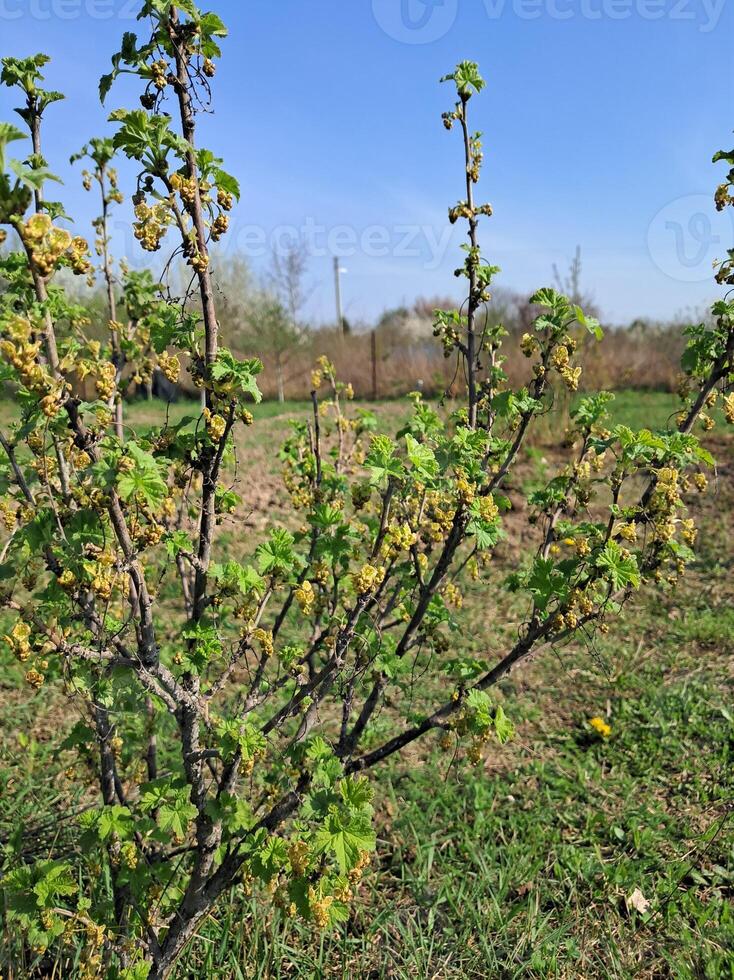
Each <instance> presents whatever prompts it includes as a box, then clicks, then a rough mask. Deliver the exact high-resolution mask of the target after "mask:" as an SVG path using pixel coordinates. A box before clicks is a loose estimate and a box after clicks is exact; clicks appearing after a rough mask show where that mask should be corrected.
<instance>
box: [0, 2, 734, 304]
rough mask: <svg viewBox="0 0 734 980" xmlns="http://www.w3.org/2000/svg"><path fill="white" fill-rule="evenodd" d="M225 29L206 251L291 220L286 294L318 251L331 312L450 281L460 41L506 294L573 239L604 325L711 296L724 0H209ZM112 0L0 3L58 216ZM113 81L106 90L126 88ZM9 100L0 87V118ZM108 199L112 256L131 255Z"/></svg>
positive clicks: (207, 129)
mask: <svg viewBox="0 0 734 980" xmlns="http://www.w3.org/2000/svg"><path fill="white" fill-rule="evenodd" d="M209 5H210V6H211V7H212V8H213V9H216V10H217V12H219V13H220V15H221V16H222V17H223V18H224V20H225V21H226V22H227V24H228V26H229V28H230V32H231V36H230V38H229V39H228V40H227V42H226V43H225V57H224V60H223V61H222V63H221V66H220V69H219V72H218V75H217V78H216V80H215V90H214V92H215V106H214V109H215V111H214V113H213V114H212V115H210V116H206V117H202V118H201V126H200V129H201V141H202V143H203V144H205V145H207V146H209V147H211V148H212V149H214V150H215V151H216V152H217V153H218V154H219V155H221V156H223V157H224V158H225V162H226V165H227V167H228V169H230V170H231V171H232V172H234V173H235V174H236V176H237V177H238V178H239V179H240V181H241V184H242V189H243V197H242V202H241V205H240V206H239V208H238V209H237V212H236V214H235V215H234V218H233V231H232V233H231V235H230V236H229V240H228V242H227V247H228V248H231V249H236V248H239V249H241V250H243V251H245V252H246V254H248V255H249V257H250V259H251V261H252V264H253V266H254V267H255V268H256V269H260V268H263V267H264V265H265V264H266V262H267V253H268V250H269V248H270V247H271V245H272V244H273V243H274V242H275V241H277V240H280V241H287V239H288V238H289V236H290V235H292V234H293V233H294V231H296V230H297V231H298V232H299V233H300V234H301V235H302V236H303V237H304V238H305V239H306V241H307V244H309V245H310V247H311V250H312V252H313V255H312V258H311V260H310V264H309V280H310V283H311V284H312V286H313V293H312V296H311V300H310V309H309V312H310V313H311V315H312V316H313V317H315V318H317V319H323V320H326V319H328V318H329V317H331V316H333V313H332V310H333V287H332V280H331V260H330V253H331V252H332V251H338V252H339V253H340V254H341V255H342V265H343V266H344V267H345V268H346V269H347V273H346V275H345V276H344V281H343V292H344V303H345V312H346V314H347V316H348V317H349V318H350V319H352V320H357V321H358V320H369V319H371V318H374V317H375V316H376V315H378V314H379V312H380V311H381V310H382V309H384V308H385V307H390V306H395V305H398V304H401V303H408V302H411V301H412V300H413V299H415V298H416V297H417V296H421V295H423V296H436V295H447V294H448V295H451V294H452V293H454V292H455V291H456V285H455V280H454V278H453V275H452V272H453V269H454V268H455V267H456V265H457V264H459V262H460V254H459V253H457V246H458V243H459V241H460V240H461V239H460V234H459V233H458V232H456V231H454V232H453V234H451V232H450V229H449V226H448V222H447V217H446V212H447V207H448V206H449V205H451V204H454V203H455V202H456V201H457V200H458V199H459V198H460V197H461V196H462V163H461V145H460V139H459V135H458V133H457V132H453V133H447V132H445V131H444V129H443V127H442V125H441V121H440V114H441V112H442V111H443V110H444V109H448V108H451V105H452V99H451V91H450V89H449V87H448V86H439V85H438V79H439V77H440V76H441V75H442V74H444V73H445V72H447V71H449V70H451V68H452V67H453V65H454V64H455V63H456V62H457V61H458V60H460V59H463V58H469V59H472V60H476V61H478V62H479V63H480V66H481V69H482V71H483V74H484V76H485V78H486V79H487V82H488V88H487V90H486V91H485V93H483V94H482V96H481V98H479V99H477V100H475V101H474V102H473V104H472V112H473V125H474V126H475V127H476V128H479V129H482V130H483V131H484V134H485V140H484V142H485V152H486V158H485V159H486V163H485V170H484V177H483V181H482V184H481V185H480V186H481V188H482V189H481V192H480V196H481V197H482V199H485V200H488V201H490V202H491V203H492V204H493V206H494V209H495V216H494V217H493V218H492V219H490V220H488V221H485V222H483V227H482V241H483V245H484V250H485V253H486V255H487V257H488V258H489V259H490V260H491V261H493V262H495V263H496V264H497V265H500V266H501V267H502V270H503V274H502V277H501V280H500V281H501V282H502V284H503V285H505V286H508V287H512V288H515V289H518V290H520V291H523V292H529V291H531V290H532V289H535V288H537V287H538V286H540V285H543V284H546V283H548V282H549V281H550V280H551V278H552V266H553V263H557V264H559V265H560V266H561V267H565V266H567V265H568V262H569V261H570V259H571V257H572V255H573V252H574V249H575V247H576V245H577V244H578V245H580V246H581V248H582V254H583V262H584V275H583V279H584V284H585V286H586V288H587V289H588V290H589V291H590V292H591V293H592V294H593V295H594V297H595V299H596V301H597V303H598V305H599V306H600V307H601V308H602V310H603V312H604V313H605V314H606V316H607V317H608V318H609V319H610V320H611V321H613V322H623V321H625V320H629V319H630V318H633V317H635V316H648V317H665V316H670V315H673V314H675V313H676V312H678V311H680V310H682V309H685V308H692V307H697V306H700V305H701V304H703V303H705V302H706V301H708V300H709V299H711V298H713V297H715V296H716V295H717V289H716V288H715V287H714V286H713V284H712V275H711V262H712V260H713V259H714V258H715V257H717V256H721V255H723V253H724V251H725V248H726V247H727V246H729V245H730V244H731V241H732V236H733V235H734V227H733V226H732V221H731V218H730V217H729V216H728V215H724V216H718V215H717V214H716V212H715V210H714V207H713V203H712V196H713V191H714V188H715V186H716V184H717V183H718V179H717V178H718V177H719V175H720V174H722V173H723V165H719V168H718V169H716V168H714V167H713V166H712V165H711V157H712V155H713V152H714V151H715V150H717V149H719V148H721V147H723V146H725V145H726V146H727V147H728V145H729V144H730V143H731V141H732V139H733V137H732V133H731V131H732V129H733V128H734V114H732V104H733V103H734V99H733V98H732V96H734V59H732V57H731V43H732V38H733V37H734V3H731V0H238V2H235V0H211V2H210V4H209ZM134 8H135V3H134V2H133V0H0V53H2V54H3V55H5V54H9V53H13V54H30V53H33V52H35V51H45V52H47V53H48V54H50V55H51V56H52V58H53V62H52V64H51V65H50V66H49V69H48V74H47V78H48V83H49V84H50V85H51V86H53V87H58V88H60V89H62V90H64V91H65V92H66V93H67V96H68V101H67V102H65V103H63V104H61V105H60V106H57V107H53V108H52V109H50V110H49V113H48V121H47V130H46V140H47V145H48V146H50V147H52V148H53V149H52V151H51V152H50V153H49V156H50V157H51V164H52V166H53V168H54V169H55V170H56V171H57V172H58V173H60V174H62V175H63V177H64V179H65V187H64V189H63V192H62V193H63V197H64V200H65V202H66V203H67V206H68V209H69V210H70V212H72V213H74V214H75V215H76V216H77V226H78V227H79V228H80V229H81V228H82V227H83V226H84V224H85V223H86V221H88V219H89V218H90V217H91V216H92V215H93V213H95V209H94V207H93V203H92V202H91V200H90V199H89V198H88V197H87V196H86V195H85V194H84V192H83V191H82V190H81V187H80V184H79V179H78V175H74V174H73V173H72V171H71V170H70V168H69V166H68V164H67V160H68V157H69V155H70V154H71V153H72V152H74V151H75V150H76V149H78V147H79V145H80V144H81V143H83V142H84V140H85V139H87V138H88V137H89V136H92V135H96V134H100V133H103V132H104V131H105V130H106V128H107V124H106V122H105V119H106V115H107V112H106V111H105V110H103V109H102V108H101V107H100V106H99V103H98V100H97V97H96V79H97V77H98V76H99V75H101V74H102V73H103V72H104V71H106V70H107V67H108V65H109V57H110V55H111V53H112V52H113V51H114V50H116V49H117V45H118V44H119V38H120V36H121V34H122V32H123V31H125V30H136V29H140V28H141V27H142V25H137V26H136V24H135V21H134V18H133V16H132V12H133V11H134ZM135 95H136V91H135V89H134V88H132V87H130V86H127V85H125V84H124V83H123V84H122V85H119V86H118V87H116V88H115V89H113V92H112V94H111V95H110V97H109V99H108V106H107V107H106V108H107V109H112V108H115V107H116V106H118V105H123V104H127V105H132V104H134V101H135ZM12 104H13V102H12V98H11V96H10V95H9V93H8V92H7V90H2V91H0V118H5V119H8V118H10V109H11V106H12ZM127 220H128V219H127V214H126V212H125V211H121V213H120V227H119V228H118V231H117V248H118V251H119V252H121V251H126V252H127V253H129V254H130V255H134V254H135V248H134V245H133V244H132V243H131V241H130V233H129V231H128V230H127V227H129V226H127Z"/></svg>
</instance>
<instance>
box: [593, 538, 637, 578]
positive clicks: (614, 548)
mask: <svg viewBox="0 0 734 980" xmlns="http://www.w3.org/2000/svg"><path fill="white" fill-rule="evenodd" d="M596 565H597V568H601V569H602V570H603V572H604V573H605V576H606V577H607V578H608V579H609V581H610V582H611V583H612V585H613V586H614V588H615V589H625V588H627V586H629V585H631V586H632V587H633V588H635V589H638V588H639V587H640V581H641V576H640V569H639V567H638V565H637V559H636V558H635V556H634V555H631V554H629V552H626V553H625V552H624V551H623V549H622V548H621V547H620V545H619V544H617V542H616V541H607V543H606V545H605V546H604V550H603V551H602V552H601V554H600V555H599V557H598V558H597V559H596Z"/></svg>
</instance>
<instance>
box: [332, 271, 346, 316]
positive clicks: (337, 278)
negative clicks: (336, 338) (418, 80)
mask: <svg viewBox="0 0 734 980" xmlns="http://www.w3.org/2000/svg"><path fill="white" fill-rule="evenodd" d="M342 272H346V269H342V268H341V267H340V265H339V257H338V256H336V255H335V256H334V293H335V295H336V325H337V327H338V328H339V330H341V331H342V333H346V330H345V329H344V317H343V315H342V285H341V274H342Z"/></svg>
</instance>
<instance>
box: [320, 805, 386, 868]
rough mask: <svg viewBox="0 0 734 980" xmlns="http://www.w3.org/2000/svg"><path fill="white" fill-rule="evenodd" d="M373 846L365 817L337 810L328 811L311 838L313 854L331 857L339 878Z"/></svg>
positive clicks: (371, 831) (372, 839)
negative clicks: (322, 823) (336, 867)
mask: <svg viewBox="0 0 734 980" xmlns="http://www.w3.org/2000/svg"><path fill="white" fill-rule="evenodd" d="M375 843H376V837H375V832H374V830H373V829H372V827H371V825H370V821H369V818H368V817H367V816H364V815H362V814H361V813H352V812H346V813H345V812H343V811H339V810H337V808H336V807H333V808H332V809H331V811H330V812H329V814H328V815H327V817H326V820H325V823H324V826H323V827H322V828H320V829H319V830H318V831H317V832H316V834H315V835H314V847H315V851H316V853H317V854H324V853H331V854H333V855H334V857H335V858H336V861H337V864H338V865H339V870H340V872H341V873H342V874H347V873H348V872H349V871H351V870H352V868H354V867H355V865H356V864H357V862H358V860H359V856H360V852H361V851H373V850H374V849H375Z"/></svg>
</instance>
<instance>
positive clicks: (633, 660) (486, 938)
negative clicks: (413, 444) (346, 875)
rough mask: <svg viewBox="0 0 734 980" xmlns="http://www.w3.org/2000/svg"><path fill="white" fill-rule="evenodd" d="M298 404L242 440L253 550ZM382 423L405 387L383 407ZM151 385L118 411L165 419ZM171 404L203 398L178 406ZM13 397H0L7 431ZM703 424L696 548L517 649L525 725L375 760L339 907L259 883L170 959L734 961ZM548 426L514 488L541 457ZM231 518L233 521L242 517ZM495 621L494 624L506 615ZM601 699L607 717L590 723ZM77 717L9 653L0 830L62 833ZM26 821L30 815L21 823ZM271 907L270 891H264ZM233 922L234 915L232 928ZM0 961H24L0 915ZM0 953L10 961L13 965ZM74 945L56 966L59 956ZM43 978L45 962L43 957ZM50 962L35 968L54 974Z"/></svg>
mask: <svg viewBox="0 0 734 980" xmlns="http://www.w3.org/2000/svg"><path fill="white" fill-rule="evenodd" d="M673 404H674V401H673V399H672V398H671V396H670V395H667V394H659V393H642V394H641V393H637V392H622V393H620V394H619V396H618V398H617V401H616V403H615V408H614V417H615V419H616V420H617V421H619V422H622V423H624V424H629V425H636V426H642V425H645V426H649V427H652V428H658V427H659V428H664V427H667V425H668V424H669V422H670V416H671V406H672V405H673ZM305 410H306V406H305V405H303V404H299V403H289V404H286V405H284V406H279V405H277V404H276V403H267V404H265V405H262V406H259V407H258V409H257V411H256V423H255V425H254V426H253V427H252V428H251V429H249V430H248V432H247V435H246V437H244V438H243V440H242V442H241V444H240V445H239V446H238V457H239V458H244V455H245V454H246V456H247V460H248V466H247V472H248V479H249V475H250V474H251V473H252V472H253V470H252V467H253V466H254V467H255V470H254V471H255V472H256V474H257V477H256V479H255V480H253V481H252V484H251V485H250V486H249V487H248V490H247V494H246V498H247V513H246V514H245V515H243V516H244V518H245V526H246V527H247V533H246V535H245V536H244V538H243V534H242V531H241V529H235V528H234V527H231V528H230V527H225V528H224V529H223V531H222V534H223V535H224V534H226V535H229V538H230V539H231V540H230V545H231V548H232V549H233V551H239V552H240V553H241V552H242V551H243V550H245V551H247V550H250V549H251V547H252V546H253V542H255V541H256V540H257V536H258V533H259V531H260V529H261V528H262V527H263V526H264V525H265V523H266V522H268V521H271V520H272V519H273V515H274V514H277V513H278V511H279V509H281V508H282V506H283V503H284V500H285V499H286V498H285V494H284V491H283V490H282V489H281V487H280V484H279V478H278V464H277V459H276V457H275V454H274V452H273V447H274V445H275V444H276V443H277V441H278V440H279V439H280V438H282V436H283V435H284V434H285V432H286V431H287V419H288V417H289V416H291V417H292V416H293V415H297V414H299V413H303V412H304V411H305ZM376 410H377V411H378V413H379V414H380V415H382V416H383V417H385V418H388V417H389V418H390V419H392V420H397V419H399V418H400V417H401V416H402V415H403V414H405V413H406V412H407V406H406V403H405V402H400V403H380V404H379V405H378V406H376ZM161 411H162V409H161V406H160V405H159V404H158V403H140V404H138V405H136V406H134V407H133V408H132V410H131V412H130V413H129V417H130V419H131V422H133V423H134V424H136V425H144V424H153V423H155V422H159V421H160V418H161ZM170 411H171V417H172V418H174V417H175V418H177V419H178V418H180V417H182V416H183V415H184V414H186V413H187V412H192V411H196V409H195V407H193V406H191V405H190V404H189V405H186V404H177V405H174V406H172V407H171V409H170ZM12 413H13V408H12V406H8V405H3V406H2V407H1V408H0V419H2V423H3V426H4V427H5V426H6V424H7V421H8V420H9V418H11V417H12ZM717 432H718V430H716V432H715V433H714V435H713V436H712V437H711V438H710V439H709V443H710V445H711V448H712V449H713V451H714V452H715V454H716V456H717V458H718V460H719V470H718V475H717V479H716V480H715V481H712V487H711V490H710V492H709V494H708V495H707V496H706V497H704V498H700V500H699V501H698V502H697V504H696V507H697V509H698V511H699V514H698V516H699V523H700V524H701V538H700V543H699V549H698V557H697V562H696V564H695V566H694V567H693V568H692V569H691V570H690V571H689V573H688V575H687V577H686V578H685V579H684V580H683V583H682V584H680V585H678V586H677V587H676V588H675V590H674V591H673V590H670V589H667V590H666V589H663V588H661V589H659V590H655V591H652V590H649V591H647V592H646V593H644V594H643V595H641V596H640V597H639V598H638V599H637V601H636V603H635V605H634V606H630V607H629V609H628V611H627V615H626V618H625V619H624V620H623V621H622V622H618V623H617V624H616V625H615V626H613V628H612V632H611V633H610V634H609V635H607V636H599V637H598V638H597V639H596V640H595V642H594V645H593V646H591V647H588V648H587V647H584V646H582V645H581V644H577V645H576V646H574V647H573V648H570V649H569V648H566V649H564V650H563V651H559V652H557V653H556V652H553V651H551V652H549V653H547V654H545V655H544V656H543V657H539V658H537V659H535V660H533V661H532V662H530V663H525V664H523V665H522V666H521V667H520V668H518V669H517V670H516V671H515V672H513V673H512V674H511V675H509V676H508V677H507V678H506V679H505V680H504V681H503V682H502V685H501V688H500V690H501V696H502V699H503V705H504V709H505V711H506V713H507V714H508V715H509V716H510V717H511V718H512V720H513V721H514V723H515V725H516V727H517V736H516V738H515V739H514V741H512V742H511V743H509V744H507V745H505V746H496V747H495V748H494V749H493V750H492V752H491V753H490V755H489V758H488V759H487V760H486V762H485V763H484V764H483V766H482V767H481V768H479V769H472V768H469V769H467V768H464V767H458V766H457V765H456V764H455V761H454V759H453V756H452V753H451V751H448V752H445V751H442V750H441V749H440V748H439V747H438V745H437V744H436V742H435V740H434V741H431V740H429V741H427V742H426V743H424V744H422V745H420V746H419V747H417V748H416V749H415V750H413V751H411V753H410V755H409V757H408V758H405V757H404V758H402V759H399V760H398V761H395V762H392V763H391V764H390V765H389V766H387V767H386V768H385V769H384V770H383V772H382V773H381V775H380V779H379V781H377V786H378V796H377V800H376V804H377V808H378V838H379V839H378V849H377V856H376V859H375V861H374V862H373V868H372V872H371V873H370V874H368V875H367V876H366V878H365V881H364V883H363V885H362V887H361V890H360V892H359V899H358V901H357V903H356V905H355V908H354V912H353V916H352V918H351V920H350V921H349V922H348V923H347V924H345V925H344V926H343V927H341V928H339V929H338V930H336V931H335V932H333V933H329V934H321V933H313V932H312V931H311V930H310V928H309V927H306V926H304V925H303V924H299V923H298V922H296V921H291V920H288V919H287V918H284V917H283V916H282V915H281V914H280V913H278V912H277V911H276V910H274V909H273V910H272V911H266V912H265V913H264V912H263V895H262V893H260V894H255V895H252V896H246V895H243V894H240V895H239V896H238V897H237V898H235V899H233V900H232V901H231V903H230V904H229V905H226V906H225V907H224V908H223V909H221V910H220V912H219V913H218V915H217V917H216V918H215V917H212V918H210V919H209V920H208V921H207V923H206V925H205V927H204V929H203V930H202V932H201V934H200V936H199V937H198V938H197V939H196V941H195V942H194V943H193V944H192V946H191V948H190V949H189V950H188V952H187V955H186V958H185V960H184V963H183V965H182V967H181V969H180V971H179V973H178V976H180V977H207V978H222V980H225V978H230V977H232V978H244V977H248V978H249V977H258V978H259V977H262V978H265V977H298V978H312V977H313V978H317V977H343V978H362V977H374V978H380V977H395V978H401V980H402V978H405V980H407V978H424V977H426V978H427V977H436V978H457V980H458V978H466V977H468V978H474V977H476V978H479V977H498V978H516V977H517V978H521V977H532V978H538V980H541V978H549V977H559V978H569V980H570V978H589V980H592V978H593V980H596V978H607V977H609V978H630V980H632V978H635V980H637V978H650V980H652V978H661V977H674V978H680V980H683V978H705V980H724V978H728V980H731V978H733V977H734V905H733V903H732V899H733V898H734V812H733V811H734V765H733V762H734V696H733V693H734V671H733V670H732V664H733V663H734V661H733V659H732V654H733V653H734V580H733V577H732V566H733V564H734V549H733V548H732V532H734V509H733V506H732V505H733V504H734V484H733V480H732V476H733V475H734V440H732V438H731V437H730V436H727V435H726V434H724V433H722V434H717ZM558 436H559V433H550V432H548V433H543V432H541V434H540V438H539V440H538V441H537V442H536V444H535V445H534V446H533V447H532V449H531V451H530V452H529V453H528V454H527V456H526V458H525V459H524V460H523V463H522V467H521V470H520V472H519V474H518V475H517V476H516V477H515V481H516V483H517V486H515V487H513V486H512V485H511V486H510V487H509V496H510V497H511V498H512V499H513V502H515V499H517V502H518V506H519V502H520V499H521V494H520V493H519V492H518V491H519V487H520V484H522V485H523V486H524V485H526V484H527V485H530V484H532V483H533V482H535V481H537V480H539V479H540V478H541V475H542V473H543V472H544V471H545V470H546V468H547V467H549V466H550V465H552V463H553V457H552V450H551V448H550V447H551V441H553V442H554V443H556V444H557V442H558ZM240 527H241V526H240V525H238V528H240ZM497 557H498V559H499V562H500V565H501V569H500V572H501V574H499V575H498V577H497V583H496V584H497V587H496V589H495V588H493V589H492V590H491V591H490V592H489V594H488V593H487V591H486V590H483V591H482V592H481V593H480V592H478V591H476V590H472V588H471V586H470V585H467V598H466V608H465V610H464V613H465V622H466V628H465V629H464V630H463V631H462V632H461V633H460V634H457V635H456V637H455V644H456V648H457V651H458V652H461V651H464V650H468V649H472V650H473V652H474V653H475V655H476V653H477V652H478V650H479V651H481V650H486V656H487V658H488V659H489V660H491V659H492V658H493V657H494V656H496V654H497V653H499V651H501V650H502V649H503V648H505V646H506V641H507V639H508V638H509V637H510V636H511V635H512V633H513V630H514V629H515V628H516V623H517V621H518V613H519V610H518V609H517V608H516V607H515V605H514V602H515V600H514V599H513V597H512V596H510V595H508V594H507V593H506V592H505V591H504V590H503V589H502V588H501V585H502V575H503V574H506V573H507V571H509V570H510V569H511V568H512V567H513V566H514V563H515V562H516V559H517V555H516V553H514V552H513V551H512V550H511V549H510V548H509V547H507V550H506V551H505V552H501V551H500V552H498V556H497ZM498 624H499V625H498ZM595 716H598V717H602V718H603V719H604V720H605V721H606V723H607V724H608V725H609V728H610V734H609V735H608V736H607V737H603V736H601V735H599V734H597V733H596V732H595V730H594V729H593V728H592V727H591V726H590V725H589V720H590V718H592V717H595ZM73 721H74V719H73V718H72V717H70V715H69V706H68V702H66V701H65V700H63V699H62V697H61V694H60V692H59V693H58V694H57V696H55V697H51V698H50V697H49V695H48V692H45V693H44V695H43V696H33V695H32V694H29V692H28V689H27V688H26V687H24V686H22V685H21V684H20V683H19V670H18V667H17V665H16V664H15V663H12V664H11V663H7V664H4V665H3V672H2V675H0V839H2V840H3V841H5V840H7V839H8V838H9V836H10V835H12V834H17V833H20V832H25V834H26V837H27V839H28V847H29V848H31V847H32V848H33V849H34V851H35V853H39V852H44V851H49V852H50V850H51V849H52V848H53V849H54V850H55V851H58V850H59V849H60V850H62V851H63V849H64V847H65V841H66V837H67V834H66V828H67V827H68V826H69V821H70V820H71V819H73V812H74V810H75V808H77V807H79V806H83V805H84V803H85V797H84V795H83V793H82V790H81V789H75V788H74V787H75V785H76V784H75V783H74V781H73V778H71V777H72V774H69V773H66V772H65V769H66V766H67V765H68V761H65V759H64V756H63V755H61V756H59V755H57V754H56V752H55V749H56V746H57V745H58V744H59V742H60V740H61V738H62V737H63V732H64V730H65V729H67V728H68V727H69V725H70V724H72V723H73ZM31 829H32V830H33V831H34V832H33V833H32V834H31V833H28V831H30V830H31ZM265 907H266V908H267V905H266V906H265ZM243 922H244V923H246V927H244V928H243ZM5 939H6V942H5V943H3V947H4V950H5V952H3V950H2V948H0V968H1V971H0V972H2V975H3V976H4V977H8V978H9V977H13V978H19V977H23V976H26V975H28V971H30V969H31V966H32V964H31V961H30V960H26V961H24V962H19V961H18V960H17V955H18V954H17V950H18V947H17V945H16V944H15V942H14V941H13V937H11V936H9V935H7V934H6V936H5ZM13 957H16V959H15V962H13ZM74 971H75V963H74V958H73V955H71V956H70V958H69V959H68V960H67V961H66V962H65V963H64V964H59V966H58V971H57V972H56V974H55V975H56V976H59V977H66V976H74V975H75V974H74ZM36 975H38V974H36ZM46 975H49V974H46Z"/></svg>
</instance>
